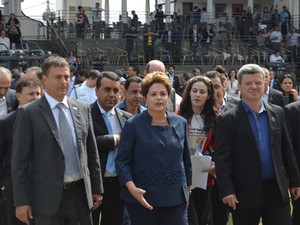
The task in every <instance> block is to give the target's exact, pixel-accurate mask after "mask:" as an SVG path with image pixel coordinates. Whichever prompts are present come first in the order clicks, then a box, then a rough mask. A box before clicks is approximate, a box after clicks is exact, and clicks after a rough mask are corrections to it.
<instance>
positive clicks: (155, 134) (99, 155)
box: [0, 51, 300, 225]
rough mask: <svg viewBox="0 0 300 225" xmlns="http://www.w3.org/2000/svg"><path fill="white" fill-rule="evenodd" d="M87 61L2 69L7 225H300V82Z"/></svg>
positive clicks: (247, 68)
mask: <svg viewBox="0 0 300 225" xmlns="http://www.w3.org/2000/svg"><path fill="white" fill-rule="evenodd" d="M76 61H78V60H77V57H76V56H75V55H74V53H73V52H72V51H69V55H68V57H66V58H63V57H60V56H50V57H48V58H47V59H46V60H45V61H44V62H43V64H42V66H41V68H40V67H29V68H28V69H27V70H26V71H25V72H24V73H21V72H20V71H18V70H17V69H14V70H12V71H10V70H8V69H6V68H4V67H0V94H1V95H0V97H1V98H0V132H1V133H0V159H1V170H0V171H1V187H2V195H3V199H1V200H0V206H1V210H0V214H1V216H0V218H1V219H2V220H3V221H1V224H5V225H6V224H9V225H15V224H21V222H20V221H22V222H24V223H26V224H28V225H29V224H33V223H34V224H35V225H47V224H49V225H59V224H62V225H67V224H79V223H80V224H86V225H88V224H101V225H112V224H115V225H122V224H123V225H129V224H131V225H140V224H146V225H147V224H149V225H155V224H157V225H158V224H160V225H174V224H175V225H176V224H178V225H200V224H215V225H218V224H223V225H226V224H227V222H228V219H229V213H231V215H232V220H233V224H234V225H245V224H246V225H247V224H249V225H257V224H258V223H259V220H260V218H262V221H263V224H266V225H268V224H270V225H271V224H272V225H276V224H278V225H282V224H285V225H286V224H291V225H296V224H299V219H300V218H299V213H297V211H299V208H300V202H299V199H298V198H299V197H300V171H299V169H300V167H299V165H300V164H299V163H300V158H299V143H298V142H299V141H298V139H299V138H297V133H298V131H299V127H298V126H299V121H298V120H299V119H298V117H299V115H300V110H299V104H300V102H299V101H298V92H297V90H296V88H295V83H294V76H292V75H290V74H286V75H284V76H282V77H280V79H279V80H278V83H277V84H276V86H275V84H274V82H272V81H273V79H274V71H269V70H268V69H267V68H264V67H261V66H259V65H257V64H246V65H243V66H242V67H241V68H240V69H239V70H238V71H236V70H234V69H231V70H229V72H228V73H227V70H226V68H225V67H224V66H221V65H218V66H215V67H214V68H211V71H207V72H205V73H204V72H203V71H202V70H201V68H200V67H195V68H194V69H193V71H192V72H191V73H189V72H185V73H183V74H182V75H180V76H178V74H177V73H176V67H175V66H174V65H168V66H165V65H164V63H163V62H161V61H159V60H151V61H149V62H148V63H147V64H146V65H145V68H144V72H143V75H141V74H140V71H139V68H138V67H137V66H136V65H130V66H129V67H128V69H127V71H126V68H120V69H119V70H117V71H115V72H112V71H105V70H104V71H99V69H92V70H87V69H86V68H81V70H79V71H77V72H76ZM74 63H75V64H74ZM12 74H14V80H13V76H12ZM82 77H84V79H83V78H82ZM275 87H276V89H278V90H276V89H275ZM13 88H14V89H15V90H13ZM299 118H300V117H299ZM204 156H205V157H209V159H210V161H209V164H208V165H206V167H205V168H204V169H203V170H201V171H199V170H198V171H197V170H196V168H197V166H198V165H199V164H201V163H202V162H201V161H199V159H200V158H201V157H204ZM195 174H196V175H195ZM200 174H206V178H205V187H200V186H198V185H196V184H194V182H197V178H195V177H197V176H198V175H199V176H200ZM286 179H289V183H287V182H286ZM290 195H291V197H292V204H293V212H292V216H291V212H290V198H289V196H290ZM145 218H146V219H145ZM4 219H6V221H4Z"/></svg>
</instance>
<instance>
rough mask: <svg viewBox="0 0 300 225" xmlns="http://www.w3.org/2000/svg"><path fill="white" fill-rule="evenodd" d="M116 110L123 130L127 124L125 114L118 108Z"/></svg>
mask: <svg viewBox="0 0 300 225" xmlns="http://www.w3.org/2000/svg"><path fill="white" fill-rule="evenodd" d="M115 110H116V115H117V117H118V120H119V123H120V125H121V128H123V127H124V126H125V122H126V118H125V117H124V116H123V113H122V111H121V110H119V109H118V108H116V107H115Z"/></svg>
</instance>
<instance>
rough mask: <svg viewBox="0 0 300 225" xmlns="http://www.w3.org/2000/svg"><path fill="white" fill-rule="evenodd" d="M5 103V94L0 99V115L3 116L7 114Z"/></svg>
mask: <svg viewBox="0 0 300 225" xmlns="http://www.w3.org/2000/svg"><path fill="white" fill-rule="evenodd" d="M7 110H8V109H7V104H6V99H5V96H4V97H3V98H2V99H0V116H4V115H6V114H7Z"/></svg>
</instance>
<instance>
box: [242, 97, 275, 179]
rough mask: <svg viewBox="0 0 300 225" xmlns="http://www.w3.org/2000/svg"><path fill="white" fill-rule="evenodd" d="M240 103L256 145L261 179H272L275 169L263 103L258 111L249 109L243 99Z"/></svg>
mask: <svg viewBox="0 0 300 225" xmlns="http://www.w3.org/2000/svg"><path fill="white" fill-rule="evenodd" d="M242 105H243V107H244V109H245V111H246V112H247V114H248V120H249V123H250V125H251V128H252V131H253V134H254V137H255V140H256V143H257V146H258V150H259V156H260V164H261V172H262V179H272V178H274V177H275V171H274V165H273V160H272V152H271V144H270V129H269V120H268V116H267V111H266V109H265V106H264V103H262V105H261V109H260V111H259V112H258V113H257V112H255V111H254V110H252V109H250V107H249V106H248V105H246V103H245V102H244V101H242Z"/></svg>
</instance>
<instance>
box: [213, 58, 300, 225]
mask: <svg viewBox="0 0 300 225" xmlns="http://www.w3.org/2000/svg"><path fill="white" fill-rule="evenodd" d="M238 81H239V90H240V91H241V93H242V101H241V102H240V103H239V105H238V106H237V107H235V108H233V109H231V110H229V111H227V112H225V113H224V114H223V115H221V117H220V118H219V120H218V123H217V129H216V147H215V162H216V173H217V178H218V185H219V190H220V197H221V198H222V201H223V203H225V204H227V205H228V206H229V207H230V209H231V213H232V217H233V223H234V224H235V225H258V224H259V220H260V217H262V219H263V221H264V224H265V225H282V224H291V216H290V205H289V194H288V188H289V187H288V185H287V181H286V179H287V177H288V178H289V181H290V188H291V189H290V190H291V194H292V196H293V198H294V199H297V198H299V196H300V174H299V171H298V167H297V162H296V158H295V153H294V151H293V148H292V145H291V141H290V138H289V135H288V130H287V128H286V126H285V119H284V114H283V110H282V108H281V107H279V106H276V105H269V104H268V103H264V102H263V101H262V95H263V92H264V71H263V70H262V68H261V67H260V66H258V65H256V64H247V65H244V66H243V67H241V68H240V70H239V72H238Z"/></svg>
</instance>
